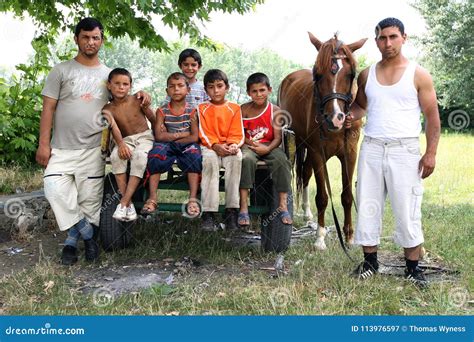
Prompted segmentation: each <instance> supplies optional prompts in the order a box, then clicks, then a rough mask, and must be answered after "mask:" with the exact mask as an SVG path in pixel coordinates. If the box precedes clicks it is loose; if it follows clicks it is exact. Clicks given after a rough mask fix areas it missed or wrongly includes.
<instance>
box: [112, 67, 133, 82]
mask: <svg viewBox="0 0 474 342" xmlns="http://www.w3.org/2000/svg"><path fill="white" fill-rule="evenodd" d="M115 75H124V76H128V78H129V79H130V84H132V74H131V73H130V71H128V70H127V69H124V68H115V69H114V70H112V71H111V72H110V73H109V78H108V80H109V82H112V78H113V77H114V76H115Z"/></svg>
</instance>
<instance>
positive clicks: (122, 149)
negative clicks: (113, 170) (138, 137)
mask: <svg viewBox="0 0 474 342" xmlns="http://www.w3.org/2000/svg"><path fill="white" fill-rule="evenodd" d="M118 155H119V157H120V159H122V160H129V159H130V158H132V151H130V149H129V148H128V146H127V144H125V143H124V142H123V141H122V142H121V143H120V144H119V147H118Z"/></svg>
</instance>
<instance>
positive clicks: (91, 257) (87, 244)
mask: <svg viewBox="0 0 474 342" xmlns="http://www.w3.org/2000/svg"><path fill="white" fill-rule="evenodd" d="M84 253H85V257H86V260H87V261H96V260H97V259H98V258H99V245H98V244H97V242H96V241H95V240H94V239H89V240H84Z"/></svg>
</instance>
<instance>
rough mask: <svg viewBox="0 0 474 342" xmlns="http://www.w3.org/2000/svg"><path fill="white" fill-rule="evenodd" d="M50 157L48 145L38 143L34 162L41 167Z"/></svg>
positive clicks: (46, 163)
mask: <svg viewBox="0 0 474 342" xmlns="http://www.w3.org/2000/svg"><path fill="white" fill-rule="evenodd" d="M50 157H51V146H50V145H39V146H38V149H37V150H36V162H37V163H38V164H40V165H41V166H43V167H46V166H48V162H49V158H50Z"/></svg>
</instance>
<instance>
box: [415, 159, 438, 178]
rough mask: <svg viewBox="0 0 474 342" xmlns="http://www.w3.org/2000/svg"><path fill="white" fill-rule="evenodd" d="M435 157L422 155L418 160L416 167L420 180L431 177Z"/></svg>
mask: <svg viewBox="0 0 474 342" xmlns="http://www.w3.org/2000/svg"><path fill="white" fill-rule="evenodd" d="M435 165H436V157H435V156H434V155H433V154H426V153H425V154H424V155H423V157H421V159H420V164H419V166H418V170H419V173H420V175H421V178H426V177H428V176H429V175H431V174H432V173H433V171H434V169H435Z"/></svg>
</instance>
